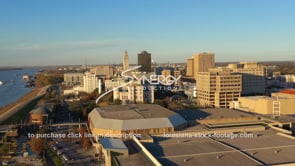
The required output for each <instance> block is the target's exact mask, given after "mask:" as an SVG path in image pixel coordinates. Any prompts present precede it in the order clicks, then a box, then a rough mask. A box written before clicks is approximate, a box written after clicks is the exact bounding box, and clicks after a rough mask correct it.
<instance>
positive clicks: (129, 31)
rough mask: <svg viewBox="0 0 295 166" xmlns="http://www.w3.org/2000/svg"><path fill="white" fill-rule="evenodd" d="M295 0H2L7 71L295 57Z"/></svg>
mask: <svg viewBox="0 0 295 166" xmlns="http://www.w3.org/2000/svg"><path fill="white" fill-rule="evenodd" d="M294 7H295V1H294V0H257V1H256V0H118V1H114V0H2V1H0V66H7V65H18V66H22V65H55V64H57V65H59V64H85V59H86V57H87V62H88V64H106V63H111V64H112V63H121V60H122V57H123V53H124V50H125V49H127V51H128V53H129V58H130V59H131V60H130V61H131V63H136V62H137V53H139V52H141V51H142V50H147V51H148V52H151V53H152V59H154V60H155V61H156V62H185V61H186V59H187V58H189V57H191V56H192V54H193V53H196V52H215V59H216V61H262V60H294V57H295V56H294V55H295V10H294Z"/></svg>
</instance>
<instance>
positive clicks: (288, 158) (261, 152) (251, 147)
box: [219, 129, 295, 165]
mask: <svg viewBox="0 0 295 166" xmlns="http://www.w3.org/2000/svg"><path fill="white" fill-rule="evenodd" d="M254 135H256V136H255V137H254V138H252V139H245V138H236V139H219V140H221V141H223V142H226V143H227V144H230V145H232V146H235V147H237V148H240V149H242V150H244V151H245V152H247V153H248V154H251V155H252V156H254V157H255V158H257V159H258V160H261V161H263V162H264V163H265V164H266V165H274V164H284V163H295V157H294V154H295V140H294V139H290V138H286V137H283V136H280V135H277V132H276V131H274V130H271V129H270V130H266V131H264V132H255V133H254Z"/></svg>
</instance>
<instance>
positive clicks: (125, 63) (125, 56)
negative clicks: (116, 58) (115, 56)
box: [123, 50, 129, 70]
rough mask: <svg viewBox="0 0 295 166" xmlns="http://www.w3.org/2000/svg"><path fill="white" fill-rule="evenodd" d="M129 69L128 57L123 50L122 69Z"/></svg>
mask: <svg viewBox="0 0 295 166" xmlns="http://www.w3.org/2000/svg"><path fill="white" fill-rule="evenodd" d="M127 69H129V57H128V52H127V50H125V52H124V55H123V70H127Z"/></svg>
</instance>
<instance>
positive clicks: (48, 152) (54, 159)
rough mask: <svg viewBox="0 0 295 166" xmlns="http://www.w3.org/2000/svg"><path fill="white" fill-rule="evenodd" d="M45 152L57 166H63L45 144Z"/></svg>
mask: <svg viewBox="0 0 295 166" xmlns="http://www.w3.org/2000/svg"><path fill="white" fill-rule="evenodd" d="M44 150H45V152H46V156H47V157H49V158H50V159H51V160H52V162H53V163H54V165H55V166H63V164H62V161H61V159H60V158H59V157H58V156H57V155H56V154H55V153H54V152H53V151H52V150H51V149H50V148H49V146H48V144H44Z"/></svg>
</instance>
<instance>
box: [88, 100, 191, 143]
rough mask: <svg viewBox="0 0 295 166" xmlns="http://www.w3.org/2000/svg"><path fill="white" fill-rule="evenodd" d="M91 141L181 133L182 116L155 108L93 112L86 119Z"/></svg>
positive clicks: (129, 107) (111, 108)
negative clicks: (91, 137) (101, 138)
mask: <svg viewBox="0 0 295 166" xmlns="http://www.w3.org/2000/svg"><path fill="white" fill-rule="evenodd" d="M88 123H89V129H90V131H91V132H92V136H94V137H96V138H97V137H124V136H126V135H131V134H135V135H136V134H163V133H169V132H174V131H176V130H181V129H183V128H185V127H186V125H187V122H186V120H185V119H184V118H182V116H180V115H179V114H177V113H174V112H172V111H170V110H168V109H166V108H164V107H161V106H159V105H156V104H131V105H110V106H106V107H97V108H94V109H93V110H92V111H91V112H90V113H89V115H88Z"/></svg>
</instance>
